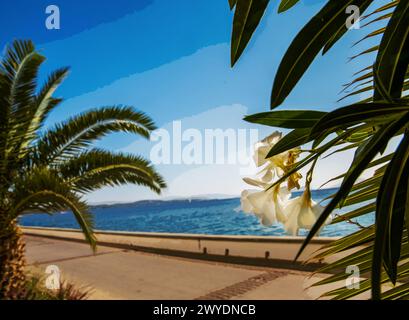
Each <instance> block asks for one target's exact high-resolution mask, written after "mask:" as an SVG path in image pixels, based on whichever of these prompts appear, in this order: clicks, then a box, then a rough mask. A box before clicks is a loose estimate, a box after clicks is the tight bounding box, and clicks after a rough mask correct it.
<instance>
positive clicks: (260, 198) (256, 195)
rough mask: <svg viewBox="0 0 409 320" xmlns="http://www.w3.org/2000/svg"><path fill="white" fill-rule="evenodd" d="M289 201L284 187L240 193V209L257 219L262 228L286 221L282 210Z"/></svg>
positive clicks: (288, 194)
mask: <svg viewBox="0 0 409 320" xmlns="http://www.w3.org/2000/svg"><path fill="white" fill-rule="evenodd" d="M248 180H249V179H247V181H248ZM253 181H255V180H253ZM289 199H290V192H289V191H288V189H287V188H286V187H282V188H280V186H275V187H273V188H271V189H269V190H266V191H265V190H261V191H256V190H244V191H243V192H242V193H241V208H242V210H243V211H244V212H245V213H251V214H254V215H255V216H256V217H258V218H259V219H260V222H261V223H262V224H263V225H264V226H271V225H273V224H275V223H277V222H281V223H284V222H285V221H286V216H285V213H284V209H285V206H286V202H287V201H288V200H289Z"/></svg>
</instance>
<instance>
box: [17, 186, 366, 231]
mask: <svg viewBox="0 0 409 320" xmlns="http://www.w3.org/2000/svg"><path fill="white" fill-rule="evenodd" d="M335 191H336V189H326V190H316V191H313V192H312V195H313V199H314V200H315V201H320V200H322V199H325V198H326V197H328V196H330V195H331V194H333V193H334V192H335ZM297 195H299V193H297V192H295V193H294V196H297ZM324 203H325V202H324ZM239 207H240V199H239V198H232V199H192V200H188V199H186V200H168V201H157V200H146V201H138V202H134V203H129V204H113V205H99V206H93V207H92V208H91V211H92V212H93V213H94V216H95V226H96V229H99V230H111V231H140V232H170V233H193V234H209V235H257V236H283V235H286V233H285V231H284V229H283V227H282V225H280V224H277V225H273V226H271V227H264V226H262V225H261V224H260V223H259V220H258V219H257V218H256V217H254V216H253V215H248V214H245V213H243V212H241V211H239V210H238V209H239ZM338 213H341V212H338ZM373 221H374V215H373V214H369V215H366V216H363V217H360V218H359V219H358V222H359V223H360V224H361V225H370V224H372V223H373ZM20 224H21V225H23V226H36V227H59V228H78V224H77V223H76V221H75V219H74V217H73V215H72V214H71V213H69V212H62V213H58V214H54V215H45V214H29V215H25V216H23V217H22V218H21V219H20ZM357 230H358V226H356V225H354V224H351V223H347V222H342V223H338V224H334V225H328V226H326V227H325V228H324V229H323V230H322V232H321V234H320V235H321V236H327V237H337V236H343V235H346V234H349V233H352V232H354V231H357ZM306 233H307V231H306V230H301V232H300V235H305V234H306Z"/></svg>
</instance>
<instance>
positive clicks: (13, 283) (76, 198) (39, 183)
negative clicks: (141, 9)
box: [0, 41, 165, 298]
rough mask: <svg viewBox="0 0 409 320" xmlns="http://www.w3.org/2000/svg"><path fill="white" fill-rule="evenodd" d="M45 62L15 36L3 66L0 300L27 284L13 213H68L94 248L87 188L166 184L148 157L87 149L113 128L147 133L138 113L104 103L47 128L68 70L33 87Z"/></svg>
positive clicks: (155, 188) (0, 84)
mask: <svg viewBox="0 0 409 320" xmlns="http://www.w3.org/2000/svg"><path fill="white" fill-rule="evenodd" d="M44 60H45V58H44V57H43V56H42V55H40V54H39V53H38V52H37V51H36V50H35V47H34V45H33V43H32V42H31V41H14V42H13V44H12V45H10V46H8V48H7V49H6V52H5V54H4V58H3V60H2V61H1V64H0V108H1V113H0V153H1V155H0V181H1V184H0V298H18V295H19V292H21V290H22V289H23V288H24V285H25V276H24V266H25V261H24V242H23V239H22V237H21V235H22V233H21V230H20V229H19V226H18V217H20V216H22V215H24V214H26V213H33V212H39V213H48V214H52V213H56V212H59V211H64V210H69V211H71V212H72V213H73V214H74V216H75V218H76V221H77V222H78V224H79V226H80V227H81V229H82V231H83V233H84V235H85V239H86V241H87V242H88V243H89V244H90V245H91V246H92V248H93V249H94V250H95V246H96V237H95V235H94V234H93V219H92V215H91V213H90V211H89V208H88V206H87V203H86V202H85V200H84V198H83V196H84V195H85V194H86V193H88V192H91V191H94V190H97V189H100V188H102V187H104V186H116V185H123V184H136V185H141V186H145V187H148V188H150V189H151V190H152V191H154V192H156V193H158V194H159V193H160V192H161V190H162V189H163V188H165V183H164V180H163V179H162V177H161V176H160V175H159V174H158V173H157V172H156V171H155V169H154V168H153V166H152V165H151V163H150V162H149V161H148V160H146V159H144V158H142V157H140V156H135V155H130V154H122V153H112V152H110V151H106V150H102V149H97V148H93V146H92V144H93V142H94V141H95V140H98V139H101V138H102V137H104V136H105V135H106V134H108V133H112V132H129V133H134V134H137V135H140V136H142V137H144V138H149V135H150V133H151V131H152V130H154V129H155V125H154V123H153V121H152V120H151V119H150V118H149V117H148V116H146V115H145V114H144V113H142V112H138V111H135V110H134V109H133V108H131V107H121V106H113V107H103V108H99V109H93V110H90V111H87V112H85V113H82V114H80V115H77V116H74V117H72V118H70V119H68V120H67V121H64V122H62V123H59V124H56V125H55V126H54V127H52V128H51V129H47V130H45V129H44V123H45V120H46V119H47V116H48V115H49V114H50V112H51V111H52V110H54V109H55V108H56V107H57V106H58V105H59V104H60V103H61V101H62V100H61V99H59V98H55V97H53V94H54V92H55V90H56V89H57V87H58V86H59V85H60V83H61V82H62V81H63V79H64V78H65V77H66V76H67V73H68V68H62V69H59V70H56V71H55V72H53V73H51V75H50V76H49V77H48V80H47V81H46V82H45V84H44V86H43V87H42V88H40V89H39V90H38V89H37V74H38V71H39V68H40V66H41V64H42V63H43V61H44Z"/></svg>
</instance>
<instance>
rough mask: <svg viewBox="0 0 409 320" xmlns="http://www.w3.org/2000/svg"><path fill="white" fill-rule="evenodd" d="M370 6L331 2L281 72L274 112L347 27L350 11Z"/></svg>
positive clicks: (354, 0) (356, 0) (355, 0)
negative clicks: (350, 8) (350, 9)
mask: <svg viewBox="0 0 409 320" xmlns="http://www.w3.org/2000/svg"><path fill="white" fill-rule="evenodd" d="M367 2H368V1H367V0H348V1H339V0H330V1H328V3H327V4H326V5H325V6H324V8H322V9H321V10H320V12H319V13H318V14H317V15H315V16H314V17H313V18H312V19H311V20H310V21H309V22H308V24H307V25H306V26H305V27H304V28H303V29H302V30H301V31H300V32H299V33H298V35H297V36H296V38H295V39H294V41H293V42H292V43H291V45H290V47H289V48H288V50H287V52H286V54H285V55H284V58H283V59H282V61H281V63H280V66H279V68H278V71H277V75H276V77H275V80H274V85H273V89H272V93H271V108H272V109H274V108H275V107H277V106H278V105H280V104H281V103H282V102H283V101H284V99H285V98H286V97H287V96H288V95H289V94H290V92H291V91H292V89H293V88H294V87H295V85H296V84H297V83H298V81H299V80H300V78H301V77H302V76H303V74H304V72H305V71H306V70H307V69H308V67H309V66H310V64H311V63H312V61H313V60H314V58H315V57H316V56H317V54H318V53H319V52H320V51H321V49H322V48H323V47H324V46H325V44H326V43H328V41H329V40H330V39H331V38H332V37H333V35H334V33H336V32H337V31H338V30H339V29H340V28H341V27H342V26H343V25H345V18H346V13H345V10H346V8H347V7H348V6H350V5H357V6H358V7H360V8H361V7H362V6H363V5H366V4H367Z"/></svg>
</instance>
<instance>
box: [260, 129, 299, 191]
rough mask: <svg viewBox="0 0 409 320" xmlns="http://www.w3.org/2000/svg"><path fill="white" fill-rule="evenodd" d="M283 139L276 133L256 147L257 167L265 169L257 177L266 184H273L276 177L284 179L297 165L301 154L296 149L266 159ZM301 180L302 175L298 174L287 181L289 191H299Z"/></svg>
mask: <svg viewBox="0 0 409 320" xmlns="http://www.w3.org/2000/svg"><path fill="white" fill-rule="evenodd" d="M281 138H282V134H281V133H280V132H278V131H276V132H274V133H272V134H271V135H270V136H268V137H266V138H264V139H263V140H261V141H260V142H258V143H256V145H255V153H254V156H253V159H254V162H255V164H256V166H257V167H263V168H262V169H261V171H260V172H258V174H257V176H259V177H260V180H261V181H263V182H265V183H272V181H273V180H274V178H275V177H282V176H283V175H284V174H285V172H286V171H288V169H289V168H290V167H291V165H293V164H294V163H295V161H296V160H297V158H298V156H299V154H300V150H299V148H294V149H292V150H289V151H285V152H282V153H280V154H277V155H275V156H273V157H270V158H267V159H266V157H267V155H268V153H269V152H270V150H271V149H272V148H273V147H274V145H275V144H277V142H278V141H280V139H281ZM301 178H302V176H301V174H299V173H297V172H296V173H294V174H292V175H291V176H290V177H289V178H288V179H287V186H288V189H289V190H292V189H294V188H297V189H299V188H300V185H299V183H298V181H299V180H300V179H301Z"/></svg>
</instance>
